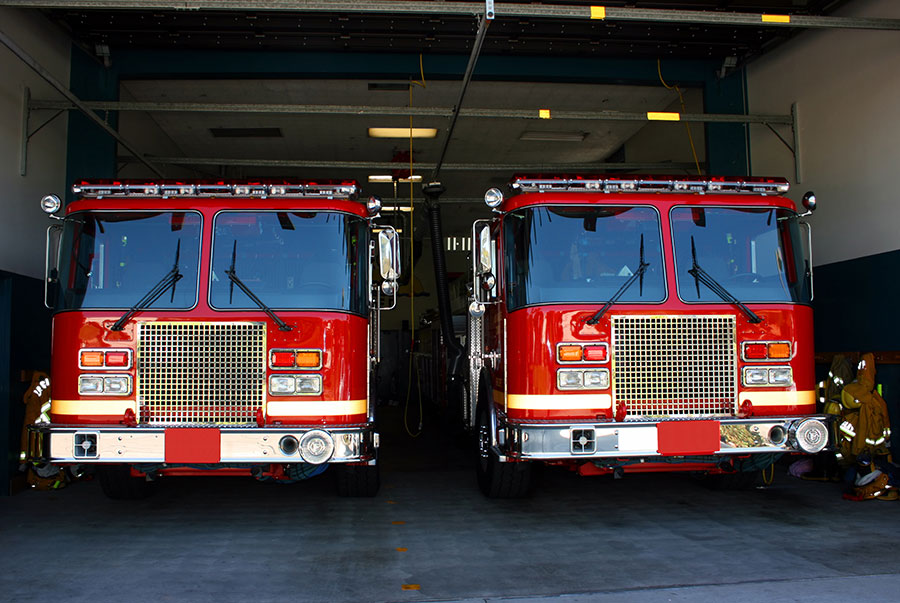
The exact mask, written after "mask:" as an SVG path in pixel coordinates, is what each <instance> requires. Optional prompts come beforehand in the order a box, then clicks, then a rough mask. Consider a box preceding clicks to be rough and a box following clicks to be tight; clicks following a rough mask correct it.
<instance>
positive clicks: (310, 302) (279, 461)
mask: <svg viewBox="0 0 900 603" xmlns="http://www.w3.org/2000/svg"><path fill="white" fill-rule="evenodd" d="M73 191H74V192H75V194H76V196H77V197H78V199H77V200H76V201H74V202H72V203H70V204H69V205H68V206H67V207H66V208H65V212H64V213H65V215H64V217H57V216H55V215H53V214H54V213H55V212H56V211H57V210H59V209H60V205H61V203H60V201H59V199H58V198H57V197H55V196H48V197H45V198H44V199H43V200H42V206H43V208H44V210H45V211H47V212H48V213H49V214H51V217H53V218H55V219H56V222H55V223H54V225H52V226H51V227H50V229H49V231H48V245H47V250H48V252H47V278H46V284H47V289H46V294H47V295H46V298H47V299H46V303H47V305H48V307H50V308H51V309H53V310H54V315H53V327H52V328H53V342H52V361H51V362H52V379H53V393H52V403H51V407H50V423H49V424H47V423H44V424H37V425H33V426H32V428H31V437H30V443H29V456H30V458H31V459H32V460H36V461H45V462H51V463H57V464H67V463H74V464H94V465H96V469H97V472H98V474H99V478H100V482H101V484H102V486H103V489H104V491H105V493H106V494H107V495H108V496H110V497H112V498H136V497H140V496H143V495H145V494H147V493H148V491H149V486H150V483H151V482H152V481H153V480H155V479H156V478H158V477H160V476H166V475H199V474H220V475H253V476H255V477H257V478H258V479H263V480H281V481H289V480H298V479H303V478H306V477H310V476H312V475H316V474H318V473H321V472H322V471H323V470H324V469H325V468H326V467H328V466H329V465H331V466H333V467H334V471H335V472H336V473H337V485H338V492H339V494H341V495H345V496H373V495H375V493H376V492H377V490H378V487H379V474H378V466H377V463H376V460H377V459H376V457H377V449H378V445H379V437H378V434H377V433H376V431H375V399H374V396H373V393H372V392H373V387H372V379H371V376H372V374H373V369H374V366H375V364H376V363H377V361H378V339H379V330H378V315H379V312H380V311H381V310H382V309H386V308H385V307H383V306H388V305H391V304H392V303H393V302H392V301H391V298H393V301H394V302H395V301H396V297H395V296H396V281H397V278H398V275H399V266H400V264H399V248H398V238H397V234H396V232H395V231H394V230H393V229H391V228H390V227H386V228H380V227H376V225H375V223H374V219H375V218H376V217H377V216H378V212H379V210H380V201H379V200H378V199H377V198H374V197H373V198H370V199H369V200H368V202H367V203H360V202H359V201H357V198H358V194H359V188H358V186H357V185H356V183H355V182H337V181H325V182H311V181H292V182H287V181H285V182H253V183H247V182H149V183H148V182H82V183H79V184H77V185H75V186H74V187H73ZM375 265H377V270H378V272H377V273H376V275H375V276H374V277H373V272H374V266H375ZM378 280H380V281H381V282H380V285H379V283H378V282H377V281H378Z"/></svg>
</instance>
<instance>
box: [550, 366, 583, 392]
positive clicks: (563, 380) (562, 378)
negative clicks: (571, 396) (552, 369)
mask: <svg viewBox="0 0 900 603" xmlns="http://www.w3.org/2000/svg"><path fill="white" fill-rule="evenodd" d="M556 385H557V386H558V387H559V389H581V388H582V387H583V386H584V371H578V370H573V369H560V370H559V371H557V372H556Z"/></svg>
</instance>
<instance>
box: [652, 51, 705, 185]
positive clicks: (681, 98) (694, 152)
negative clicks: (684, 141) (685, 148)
mask: <svg viewBox="0 0 900 603" xmlns="http://www.w3.org/2000/svg"><path fill="white" fill-rule="evenodd" d="M656 73H657V74H658V75H659V81H660V82H661V83H662V85H663V86H665V88H666V90H674V91H675V92H677V93H678V100H679V101H680V102H681V112H682V114H683V113H685V111H686V109H685V105H684V95H683V94H681V88H679V87H678V84H673V85H671V86H670V85H668V84H667V83H666V80H664V79H663V76H662V66H661V65H660V60H659V59H656ZM684 127H685V128H686V129H687V135H688V141H689V142H690V143H691V154H692V155H693V156H694V165H695V166H697V175H698V176H701V175H702V172H701V171H700V161H699V160H698V159H697V149H696V148H694V136H693V134H692V133H691V124H690V123H689V122H684Z"/></svg>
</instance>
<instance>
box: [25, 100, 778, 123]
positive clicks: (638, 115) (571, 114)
mask: <svg viewBox="0 0 900 603" xmlns="http://www.w3.org/2000/svg"><path fill="white" fill-rule="evenodd" d="M82 104H83V105H84V106H85V107H87V108H89V109H93V110H96V111H146V112H150V113H153V112H181V113H276V114H280V115H399V116H404V117H405V116H412V117H451V116H452V115H453V109H448V108H445V107H384V106H382V107H373V106H369V105H291V104H262V103H259V104H254V103H250V104H240V103H237V104H235V103H163V102H129V101H123V102H115V101H82ZM28 106H29V108H31V109H52V110H57V111H58V110H61V109H74V108H75V107H74V106H73V105H72V104H71V103H67V102H66V101H48V100H34V99H32V100H31V101H30V103H29V105H28ZM541 111H542V110H541V109H477V108H475V109H460V111H459V115H460V117H483V118H490V119H504V118H505V119H547V117H546V116H545V115H542V114H541ZM544 111H550V113H549V115H550V119H556V120H561V119H569V120H573V119H574V120H585V121H594V120H597V121H654V117H666V116H668V117H671V121H676V119H675V116H676V115H677V116H678V118H677V121H688V122H697V123H700V122H706V123H751V124H784V125H790V124H792V123H793V120H792V118H791V116H790V115H787V114H785V115H770V114H754V115H734V114H730V113H724V114H715V113H663V114H658V113H654V112H652V111H651V112H641V111H557V110H552V109H544Z"/></svg>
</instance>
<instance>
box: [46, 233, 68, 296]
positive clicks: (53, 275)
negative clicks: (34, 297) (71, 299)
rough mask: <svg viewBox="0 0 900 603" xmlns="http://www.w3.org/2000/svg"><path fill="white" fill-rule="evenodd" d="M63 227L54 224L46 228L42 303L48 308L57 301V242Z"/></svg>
mask: <svg viewBox="0 0 900 603" xmlns="http://www.w3.org/2000/svg"><path fill="white" fill-rule="evenodd" d="M62 231H63V227H62V225H61V224H54V225H53V226H51V227H50V228H48V229H47V247H46V249H45V252H44V264H45V268H44V270H45V272H44V305H45V306H47V307H48V308H50V309H53V308H55V307H56V304H57V301H59V242H60V239H61V238H62Z"/></svg>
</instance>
